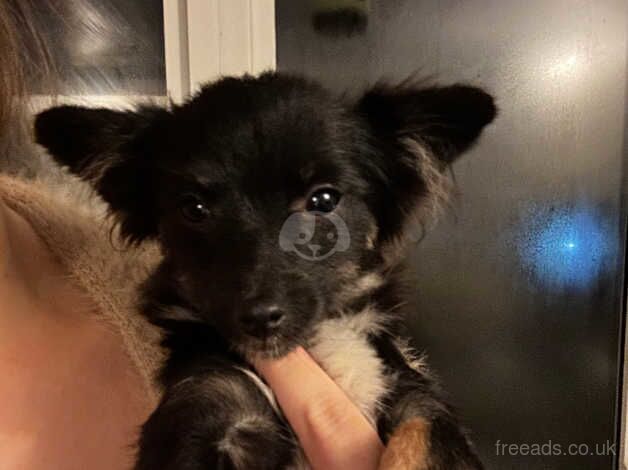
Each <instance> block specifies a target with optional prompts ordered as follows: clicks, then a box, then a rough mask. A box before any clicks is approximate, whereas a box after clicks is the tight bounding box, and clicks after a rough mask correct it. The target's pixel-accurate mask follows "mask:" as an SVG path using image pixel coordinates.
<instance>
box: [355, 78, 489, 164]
mask: <svg viewBox="0 0 628 470" xmlns="http://www.w3.org/2000/svg"><path fill="white" fill-rule="evenodd" d="M358 109H359V111H360V112H361V113H362V114H363V115H364V116H366V118H367V120H368V121H369V123H370V124H371V126H372V130H373V131H374V132H375V133H376V135H377V136H378V137H380V138H383V139H394V140H401V139H411V140H416V141H418V142H419V143H421V144H423V145H425V146H426V147H428V149H429V150H430V151H431V153H432V155H433V156H434V157H436V158H437V159H439V160H440V161H442V162H444V163H451V162H452V161H454V160H455V159H456V158H457V157H458V156H459V155H460V154H461V153H462V152H464V151H465V150H467V149H469V147H471V145H473V143H474V142H475V141H476V139H477V138H478V137H479V136H480V132H481V131H482V129H483V128H484V126H486V125H487V124H489V123H490V122H491V121H493V119H495V116H496V115H497V108H496V107H495V104H494V102H493V97H492V96H491V95H489V94H488V93H486V92H484V91H483V90H481V89H479V88H475V87H470V86H464V85H453V86H449V87H432V88H423V89H417V88H412V87H407V86H400V87H386V86H382V85H378V86H376V87H374V88H373V89H371V90H369V91H367V92H366V93H365V94H364V96H363V97H362V99H361V100H360V102H359V104H358Z"/></svg>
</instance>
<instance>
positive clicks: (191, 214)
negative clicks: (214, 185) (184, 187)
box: [179, 195, 209, 223]
mask: <svg viewBox="0 0 628 470" xmlns="http://www.w3.org/2000/svg"><path fill="white" fill-rule="evenodd" d="M179 209H180V211H181V214H182V215H183V217H185V218H186V219H187V220H188V221H190V222H193V223H199V222H202V221H203V220H205V219H206V218H207V217H209V209H208V208H207V206H206V205H205V203H204V202H203V201H202V200H201V199H200V198H199V197H197V196H194V195H187V196H184V197H183V198H181V202H180V203H179Z"/></svg>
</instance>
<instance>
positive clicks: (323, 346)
mask: <svg viewBox="0 0 628 470" xmlns="http://www.w3.org/2000/svg"><path fill="white" fill-rule="evenodd" d="M381 329H382V324H381V314H380V313H379V312H377V311H375V310H374V309H371V308H366V309H364V310H363V311H361V312H359V313H357V314H351V315H347V316H343V317H339V318H334V319H331V320H326V321H324V322H322V323H321V324H320V325H319V327H318V329H317V332H316V334H315V335H314V337H313V339H312V341H311V343H310V345H309V346H308V351H309V353H310V354H311V355H312V356H313V357H314V359H315V360H316V361H317V362H318V363H319V364H320V365H321V367H322V368H323V369H324V370H325V371H326V372H327V374H329V376H330V377H331V378H332V379H333V380H334V381H335V382H336V383H337V384H338V385H339V386H340V388H342V389H343V390H344V392H345V393H346V394H347V396H348V397H349V398H350V399H351V401H352V402H353V403H355V405H356V406H357V407H358V408H359V409H360V410H361V411H362V413H363V414H364V415H365V416H366V417H367V418H368V419H369V421H371V423H373V424H375V419H376V416H377V411H378V410H379V407H380V406H381V399H382V398H383V396H384V394H385V393H386V392H387V391H388V390H390V387H391V386H392V381H394V377H393V376H391V375H390V374H386V371H385V367H384V364H383V363H382V360H381V359H380V358H379V357H378V356H377V353H376V351H375V349H374V348H373V346H372V345H371V344H370V342H369V340H368V336H369V334H371V333H375V332H377V331H379V330H381Z"/></svg>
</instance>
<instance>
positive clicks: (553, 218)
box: [517, 208, 615, 288]
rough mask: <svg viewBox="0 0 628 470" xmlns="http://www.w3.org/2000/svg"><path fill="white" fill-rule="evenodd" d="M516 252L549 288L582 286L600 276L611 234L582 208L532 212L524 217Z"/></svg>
mask: <svg viewBox="0 0 628 470" xmlns="http://www.w3.org/2000/svg"><path fill="white" fill-rule="evenodd" d="M523 225H524V227H523V230H522V235H521V236H519V237H518V240H517V251H518V255H519V257H520V259H521V262H522V264H523V265H524V267H525V268H526V270H527V271H528V272H529V273H530V274H531V275H532V276H533V277H534V278H535V279H536V280H538V281H541V282H543V283H546V284H549V285H551V286H553V287H567V288H568V287H572V288H585V287H587V286H588V285H590V284H591V282H592V281H594V280H595V279H596V278H598V277H599V276H600V274H601V273H602V272H603V270H604V269H605V268H606V263H607V261H608V259H609V256H610V255H611V254H612V247H611V245H612V241H613V240H614V237H615V234H614V233H611V234H609V233H608V229H607V228H606V227H605V223H604V222H603V221H602V220H599V219H598V218H596V217H594V215H593V214H592V213H590V212H589V211H587V210H584V209H569V208H562V209H551V210H549V211H548V210H539V211H533V212H532V213H530V214H529V215H527V216H526V217H524V222H523Z"/></svg>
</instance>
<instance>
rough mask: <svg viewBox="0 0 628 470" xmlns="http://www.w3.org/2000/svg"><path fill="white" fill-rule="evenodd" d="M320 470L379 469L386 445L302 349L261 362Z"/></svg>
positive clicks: (262, 370)
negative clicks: (384, 445)
mask: <svg viewBox="0 0 628 470" xmlns="http://www.w3.org/2000/svg"><path fill="white" fill-rule="evenodd" d="M255 367H256V369H257V371H258V372H259V373H260V374H261V375H262V376H263V377H264V379H265V380H266V382H267V383H268V384H269V385H270V387H271V388H272V390H273V392H274V393H275V396H276V397H277V401H278V402H279V405H280V406H281V409H282V410H283V413H284V414H285V416H286V418H287V419H288V421H289V422H290V425H291V426H292V429H293V430H294V432H295V433H296V435H297V437H298V439H299V442H300V443H301V446H302V447H303V449H304V451H305V455H306V457H307V459H308V460H309V462H310V464H311V465H312V467H313V468H314V469H315V470H375V469H377V468H378V465H379V460H380V457H381V454H382V452H383V450H384V447H383V445H382V443H381V441H380V439H379V437H378V435H377V432H376V431H375V429H373V427H372V426H371V424H370V423H369V422H368V421H367V420H366V418H365V417H364V415H363V414H362V413H361V412H360V411H359V409H358V408H357V407H356V406H355V405H354V404H353V403H352V402H351V401H350V400H349V398H348V397H347V396H346V395H345V394H344V392H343V391H342V390H341V389H340V388H339V387H338V386H337V385H336V384H335V383H334V382H333V381H332V379H331V378H330V377H329V376H328V375H327V374H326V373H325V372H324V371H323V370H322V369H321V368H320V367H319V366H318V364H316V362H314V360H313V359H312V358H311V356H310V355H309V354H308V353H307V352H306V351H305V350H304V349H303V348H301V347H297V348H296V349H295V350H294V351H292V352H290V353H288V354H287V355H286V356H284V357H282V358H280V359H275V360H270V359H264V360H258V361H256V363H255Z"/></svg>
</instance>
